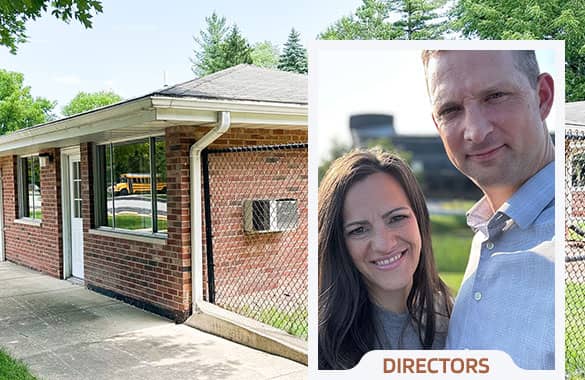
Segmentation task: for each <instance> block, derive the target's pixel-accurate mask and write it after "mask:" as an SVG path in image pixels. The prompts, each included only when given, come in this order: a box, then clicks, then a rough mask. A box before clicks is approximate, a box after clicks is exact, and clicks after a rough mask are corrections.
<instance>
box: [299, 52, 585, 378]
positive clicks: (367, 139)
mask: <svg viewBox="0 0 585 380" xmlns="http://www.w3.org/2000/svg"><path fill="white" fill-rule="evenodd" d="M563 49H564V47H563V44H562V42H556V41H552V42H551V41H546V42H545V41H536V42H535V41H532V42H526V41H514V42H509V41H441V42H437V41H433V42H431V41H418V42H416V41H384V42H381V41H348V42H340V41H336V42H326V41H320V42H317V43H315V44H314V45H313V46H312V49H311V50H310V67H309V88H310V99H309V115H310V117H309V120H310V126H309V128H310V136H315V137H316V144H315V145H316V146H313V145H312V146H311V149H312V152H316V154H318V165H319V170H318V173H319V174H318V175H319V180H318V184H319V185H318V186H319V191H318V237H317V241H318V243H317V246H318V259H317V265H316V267H317V268H316V271H317V277H318V285H317V288H318V289H317V297H315V298H314V299H315V300H316V301H317V302H318V307H315V310H317V316H316V318H315V320H316V321H318V326H317V333H316V334H315V335H313V336H315V337H317V336H318V342H317V343H316V344H315V345H312V348H316V349H314V350H313V351H312V353H311V354H310V356H311V358H312V359H313V360H314V363H317V365H316V368H315V369H318V370H319V371H321V370H345V369H350V368H353V367H356V366H358V364H359V366H358V367H359V368H356V370H359V371H362V372H363V373H367V374H381V373H382V372H381V371H382V368H384V373H394V374H404V373H409V372H408V370H407V368H411V369H412V368H414V371H415V372H410V373H421V371H420V369H421V368H423V373H442V374H453V373H461V372H459V371H458V368H457V370H456V367H457V366H456V365H455V362H454V361H452V365H451V364H449V363H451V362H449V358H457V357H460V356H461V351H453V352H452V353H450V352H449V351H440V352H437V354H439V355H441V357H443V358H444V359H445V360H443V361H437V360H435V361H433V359H428V358H429V356H428V355H426V356H425V354H424V353H423V351H422V350H469V351H466V352H467V353H466V354H465V355H467V356H466V358H467V359H465V360H462V361H461V362H462V363H463V365H464V371H465V373H482V372H481V370H482V369H483V370H485V372H492V373H495V371H496V370H497V369H498V368H502V366H503V364H501V363H503V362H501V361H500V360H499V358H500V356H498V357H497V358H496V356H495V355H496V354H498V353H497V352H496V353H495V354H494V356H491V354H488V355H487V356H486V353H485V351H484V352H482V353H481V355H479V351H478V350H496V351H500V352H502V353H504V354H505V356H508V357H509V359H510V367H511V368H512V369H514V370H518V371H520V373H522V371H523V370H555V369H556V370H557V372H556V374H557V375H559V374H560V373H561V372H560V371H562V362H561V361H560V358H561V356H559V355H556V354H559V352H562V351H559V349H560V350H562V347H559V346H557V345H556V343H555V342H557V343H559V342H560V340H559V339H558V338H555V337H556V336H558V335H559V333H558V331H557V329H555V312H556V311H555V310H556V309H558V307H559V306H562V305H557V304H556V303H555V294H556V295H557V296H558V295H559V294H562V293H559V290H561V291H562V289H557V287H555V280H556V281H557V283H558V284H559V286H561V284H562V283H563V281H562V278H563V277H562V273H563V272H562V269H563V268H562V266H561V267H559V268H556V267H555V240H556V239H555V136H556V135H557V132H558V133H559V134H560V136H561V140H560V141H558V143H559V144H563V137H564V129H563V126H562V116H563V113H564V104H563V103H564V94H563V92H564V74H563V71H562V70H563V62H564V56H563ZM310 141H311V144H313V140H310ZM584 147H585V145H584ZM584 152H585V150H584ZM583 162H585V159H583ZM556 170H557V173H558V170H559V168H557V169H556ZM584 194H585V193H584ZM583 201H584V205H585V196H584V197H583ZM584 209H585V206H584ZM582 214H583V215H585V212H582ZM579 231H581V232H582V233H583V234H582V235H579ZM584 231H585V224H583V225H579V224H578V223H577V225H576V226H575V229H574V231H573V232H571V233H574V234H575V236H581V238H579V239H581V240H582V241H585V232H584ZM580 244H583V243H580ZM557 259H558V257H557ZM557 313H558V312H557ZM581 331H582V330H581ZM374 350H408V351H402V352H404V354H402V355H401V357H400V358H399V359H400V360H396V361H394V359H392V361H386V360H385V361H384V365H382V363H379V362H377V361H375V360H377V359H375V358H380V356H379V355H378V356H376V355H368V357H367V359H364V360H362V358H363V357H364V355H366V354H367V353H369V352H371V351H374ZM476 351H477V352H478V354H477V355H475V352H476ZM396 352H399V351H395V352H394V353H393V354H392V355H396ZM469 355H471V356H469ZM474 355H475V356H474ZM498 355H499V354H498ZM393 357H394V356H393ZM484 357H485V361H482V360H484ZM470 358H471V359H470ZM402 359H404V360H402ZM412 359H414V360H415V361H416V363H417V365H416V366H415V367H408V365H407V363H408V360H412ZM419 359H420V361H419ZM505 359H506V358H505ZM360 360H362V362H361V363H360ZM372 360H374V361H372ZM421 362H424V363H423V365H422V367H421V365H420V364H419V363H421ZM387 363H391V364H392V365H387ZM400 363H402V364H403V365H402V366H401V365H400ZM470 363H471V364H473V363H474V364H473V365H471V364H470ZM512 363H513V364H512ZM506 364H507V363H506ZM425 371H426V372H425ZM435 371H439V372H435ZM477 371H480V372H477ZM362 372H360V373H362ZM485 372H483V373H485ZM352 373H353V374H354V375H355V372H354V371H352ZM340 374H341V373H340Z"/></svg>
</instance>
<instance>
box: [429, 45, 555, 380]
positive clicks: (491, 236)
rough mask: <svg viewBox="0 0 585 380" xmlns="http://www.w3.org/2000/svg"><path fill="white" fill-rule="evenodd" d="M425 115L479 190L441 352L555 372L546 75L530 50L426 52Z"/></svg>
mask: <svg viewBox="0 0 585 380" xmlns="http://www.w3.org/2000/svg"><path fill="white" fill-rule="evenodd" d="M423 64H424V66H425V73H426V79H427V87H428V91H429V96H430V100H431V103H432V117H433V120H434V122H435V125H436V127H437V129H438V131H439V135H440V137H441V140H442V141H443V145H444V146H445V150H446V152H447V155H448V156H449V159H450V160H451V162H452V163H453V165H455V167H457V169H459V171H461V172H462V173H463V174H465V175H466V176H467V177H469V178H470V179H471V180H472V181H473V182H474V183H475V184H476V185H477V186H478V187H479V188H480V189H481V190H482V191H483V193H484V197H483V198H482V199H481V200H480V201H479V202H477V203H476V204H475V205H474V206H473V207H472V208H471V210H469V212H468V214H467V222H468V224H469V226H470V227H471V228H472V229H473V230H474V232H475V236H474V238H473V242H472V247H471V253H470V258H469V262H468V264H467V269H466V271H465V275H464V279H463V284H462V285H461V288H460V290H459V293H458V295H457V299H456V302H455V306H454V309H453V314H452V317H451V321H450V323H449V336H448V339H447V348H450V349H497V350H502V351H504V352H506V353H508V354H509V355H510V356H511V357H512V359H513V360H514V362H515V363H516V365H518V366H519V367H521V368H524V369H554V261H553V259H554V215H555V211H554V210H555V206H554V147H553V143H552V140H551V138H550V136H549V134H548V131H547V127H546V124H545V119H546V117H547V116H548V114H549V111H550V109H551V106H552V102H553V96H554V84H553V79H552V77H551V76H550V75H549V74H547V73H542V74H539V69H538V64H537V62H536V57H535V54H534V51H495V50H492V51H424V52H423Z"/></svg>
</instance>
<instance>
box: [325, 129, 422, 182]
mask: <svg viewBox="0 0 585 380" xmlns="http://www.w3.org/2000/svg"><path fill="white" fill-rule="evenodd" d="M367 147H368V148H380V149H382V150H385V151H386V152H392V153H395V154H397V155H398V156H400V157H401V158H402V159H403V160H405V161H406V162H408V163H409V164H410V163H411V161H412V153H411V152H408V151H405V150H400V149H398V148H396V147H395V146H394V145H393V144H392V140H391V139H389V138H377V139H373V140H369V141H368V144H367ZM350 150H352V146H351V145H349V144H345V143H342V142H339V141H338V140H337V139H335V138H334V139H333V141H332V143H331V148H330V149H329V154H328V157H327V158H326V159H324V160H322V161H321V163H320V164H319V172H318V176H319V177H318V180H319V183H321V179H322V178H323V176H324V175H325V173H327V170H329V167H330V166H331V164H332V163H333V161H335V160H336V159H338V158H339V157H341V156H343V155H344V154H346V153H347V152H349V151H350ZM414 174H415V176H416V177H417V179H418V180H419V183H421V186H422V181H423V176H422V174H423V173H420V172H418V173H417V172H415V173H414Z"/></svg>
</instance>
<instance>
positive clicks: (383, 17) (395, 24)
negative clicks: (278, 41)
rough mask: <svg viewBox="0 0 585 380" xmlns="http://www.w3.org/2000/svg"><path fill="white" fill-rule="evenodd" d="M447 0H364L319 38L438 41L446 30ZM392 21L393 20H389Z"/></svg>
mask: <svg viewBox="0 0 585 380" xmlns="http://www.w3.org/2000/svg"><path fill="white" fill-rule="evenodd" d="M446 4H447V0H363V3H362V5H360V6H359V7H358V8H357V10H356V12H355V15H353V14H352V15H350V16H345V17H343V18H341V19H340V20H339V21H337V22H336V23H335V24H333V25H332V26H330V27H329V28H327V30H325V32H323V33H321V34H320V35H319V38H320V39H324V40H393V39H399V40H415V39H439V38H441V37H442V35H443V33H444V32H445V31H446V30H447V29H448V25H449V23H448V21H447V17H446V15H444V13H446V12H447V10H446V7H445V5H446ZM391 20H395V21H391Z"/></svg>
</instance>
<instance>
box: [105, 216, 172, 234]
mask: <svg viewBox="0 0 585 380" xmlns="http://www.w3.org/2000/svg"><path fill="white" fill-rule="evenodd" d="M111 225H112V216H111V215H108V226H111ZM151 227H152V217H151V216H150V215H148V216H146V215H144V216H143V215H136V214H118V215H116V228H122V229H125V230H140V229H143V228H151ZM166 229H167V220H166V219H162V218H160V219H159V220H158V230H159V231H165V230H166Z"/></svg>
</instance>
